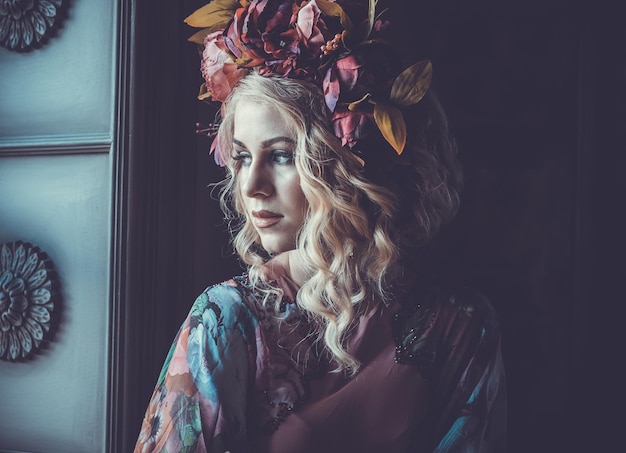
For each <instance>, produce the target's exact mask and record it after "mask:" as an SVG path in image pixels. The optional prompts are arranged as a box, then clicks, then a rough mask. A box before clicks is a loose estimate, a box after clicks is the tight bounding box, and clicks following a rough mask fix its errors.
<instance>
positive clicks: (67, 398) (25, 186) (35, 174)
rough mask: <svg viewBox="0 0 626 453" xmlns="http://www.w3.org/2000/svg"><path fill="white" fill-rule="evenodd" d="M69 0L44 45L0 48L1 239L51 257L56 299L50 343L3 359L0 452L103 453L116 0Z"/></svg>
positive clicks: (107, 371) (105, 402)
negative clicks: (22, 357) (57, 314)
mask: <svg viewBox="0 0 626 453" xmlns="http://www.w3.org/2000/svg"><path fill="white" fill-rule="evenodd" d="M69 3H70V9H69V14H68V17H67V19H66V20H65V21H64V22H63V25H62V29H61V30H60V32H59V33H58V36H56V37H53V38H52V39H51V40H50V41H49V42H48V43H47V44H46V45H45V46H44V47H42V48H40V49H36V50H34V51H32V52H28V53H24V54H18V53H14V52H10V51H8V50H6V49H4V48H1V47H0V243H2V242H9V241H15V240H22V241H27V242H30V243H32V244H33V245H35V246H38V247H39V248H40V249H42V250H43V251H44V252H46V253H47V254H48V255H49V256H50V258H51V259H52V261H53V263H54V266H55V268H56V270H57V272H58V274H59V280H60V287H61V294H62V310H61V313H62V317H61V318H60V321H61V323H60V328H59V330H58V332H57V333H56V335H55V336H54V337H53V342H52V343H51V344H50V346H49V347H48V348H47V349H46V350H45V351H44V352H43V353H42V354H40V355H37V356H35V358H34V359H33V360H30V361H27V362H23V363H13V362H7V361H0V451H10V450H11V451H24V452H43V453H57V452H58V453H74V452H75V453H99V452H105V451H106V450H105V449H106V413H107V412H106V411H107V392H108V382H107V380H108V373H109V370H108V342H109V338H108V329H109V309H110V295H109V293H108V291H109V282H110V271H109V265H110V254H111V253H110V251H111V225H112V214H111V209H112V208H111V206H112V201H111V200H112V199H113V195H112V173H111V171H112V170H111V169H112V159H113V155H114V152H115V150H114V149H113V145H112V144H113V143H114V139H113V135H114V132H113V131H114V129H113V126H112V125H113V124H114V120H113V119H114V106H115V103H116V99H115V96H116V93H115V87H114V82H115V78H116V67H115V58H116V55H115V54H116V51H115V49H116V44H115V40H116V27H115V24H114V20H115V17H116V14H115V8H116V1H114V0H72V1H71V2H69Z"/></svg>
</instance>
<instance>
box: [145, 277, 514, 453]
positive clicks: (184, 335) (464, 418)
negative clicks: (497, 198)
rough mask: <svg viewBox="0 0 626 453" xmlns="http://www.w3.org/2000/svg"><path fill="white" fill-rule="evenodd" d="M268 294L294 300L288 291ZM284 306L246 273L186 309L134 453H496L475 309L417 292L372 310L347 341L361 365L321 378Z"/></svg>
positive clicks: (473, 302) (491, 325)
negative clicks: (274, 306)
mask: <svg viewBox="0 0 626 453" xmlns="http://www.w3.org/2000/svg"><path fill="white" fill-rule="evenodd" d="M278 283H279V284H280V286H282V287H283V289H284V290H285V294H287V295H292V296H293V295H295V289H294V286H293V282H291V281H289V280H288V279H287V278H281V279H279V280H278ZM285 299H286V300H287V302H286V303H284V304H282V305H281V309H280V310H278V311H277V312H274V311H273V310H271V309H266V308H264V306H262V305H261V302H260V301H261V295H260V294H258V292H257V291H255V289H254V288H253V287H251V285H250V284H249V283H248V281H247V278H246V276H245V275H244V276H241V277H237V278H235V279H233V280H230V281H228V282H225V283H221V284H218V285H215V286H212V287H210V288H208V289H207V290H205V291H204V292H203V293H202V294H201V295H200V296H199V297H198V298H197V300H196V301H195V303H194V305H193V307H192V308H191V311H190V313H189V315H188V317H187V318H186V319H185V321H184V323H183V325H182V326H181V328H180V330H179V332H178V334H177V336H176V338H175V340H174V343H173V345H172V347H171V349H170V352H169V354H168V356H167V358H166V360H165V364H164V366H163V369H162V371H161V374H160V376H159V378H158V380H157V383H156V387H155V390H154V393H153V395H152V398H151V400H150V403H149V406H148V409H147V411H146V415H145V418H144V421H143V425H142V428H141V432H140V434H139V438H138V440H137V444H136V446H135V453H138V452H162V453H165V452H167V453H174V452H211V453H213V452H215V453H218V452H219V453H224V452H230V453H242V452H244V453H246V452H253V453H257V452H258V453H270V452H271V453H289V452H292V453H307V452H311V453H313V452H325V453H332V452H339V451H341V452H359V453H366V452H383V451H384V452H386V453H387V452H388V453H394V452H398V453H401V452H402V453H404V452H406V453H408V452H414V453H418V452H419V453H421V452H429V453H432V452H437V453H456V452H465V453H470V452H471V453H474V452H481V453H487V452H489V453H491V452H493V453H500V452H503V451H504V443H505V434H506V392H505V384H504V367H503V363H502V358H501V353H500V334H499V330H498V324H497V319H496V317H495V314H494V311H493V308H492V307H491V305H490V304H489V303H488V301H486V300H485V299H484V298H483V297H481V296H480V295H478V294H476V293H473V292H471V291H469V290H467V289H464V288H455V289H451V288H446V287H440V286H436V285H425V284H422V285H417V286H416V288H415V289H414V290H413V291H412V292H411V296H410V297H407V298H406V299H407V300H405V301H403V303H399V302H395V303H392V304H390V305H389V306H379V307H376V308H373V309H372V310H370V311H369V312H368V313H366V314H364V315H363V316H362V317H361V318H360V319H359V322H358V324H357V325H356V327H355V328H354V330H353V331H352V332H351V334H350V338H349V341H348V345H347V348H348V351H349V352H350V353H351V354H353V355H354V356H355V357H356V358H358V359H359V360H360V362H361V364H362V365H361V368H360V370H359V372H358V373H357V374H355V375H354V376H346V375H344V374H342V373H336V372H333V371H332V370H333V367H332V364H329V360H327V358H326V354H325V353H324V352H323V348H321V346H320V345H318V344H317V343H316V342H315V341H314V340H313V339H312V335H310V333H311V332H310V331H309V327H308V323H307V320H306V317H305V316H304V314H303V313H302V312H301V311H300V309H299V308H298V306H297V304H295V303H293V302H291V301H290V299H289V298H285Z"/></svg>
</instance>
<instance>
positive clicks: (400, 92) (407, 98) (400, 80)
mask: <svg viewBox="0 0 626 453" xmlns="http://www.w3.org/2000/svg"><path fill="white" fill-rule="evenodd" d="M432 78H433V65H432V63H431V62H430V61H428V60H426V61H420V62H418V63H415V64H414V65H412V66H410V67H408V68H407V69H405V70H404V71H402V73H400V75H398V77H396V79H395V80H394V81H393V86H392V87H391V95H390V97H389V99H390V100H391V102H393V103H394V104H396V105H400V106H406V105H412V104H417V103H418V102H419V101H421V100H422V98H423V97H424V95H425V94H426V92H427V91H428V87H429V86H430V82H431V80H432Z"/></svg>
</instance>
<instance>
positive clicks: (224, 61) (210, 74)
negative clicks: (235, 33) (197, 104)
mask: <svg viewBox="0 0 626 453" xmlns="http://www.w3.org/2000/svg"><path fill="white" fill-rule="evenodd" d="M221 39H222V32H221V31H218V32H215V33H211V34H210V35H208V36H207V37H206V38H205V40H204V51H203V52H202V62H201V63H200V71H201V72H202V76H203V77H204V81H205V84H206V89H207V92H208V93H210V94H211V99H212V100H214V101H219V102H223V101H224V100H225V99H226V97H227V96H228V94H229V93H230V91H231V90H232V88H233V86H235V84H236V83H237V81H239V79H241V78H242V77H244V76H245V75H246V74H247V71H246V70H245V69H240V68H238V67H237V65H236V64H235V63H234V62H233V60H232V59H231V58H230V57H229V55H228V54H227V53H226V52H224V50H222V47H223V44H222V43H221Z"/></svg>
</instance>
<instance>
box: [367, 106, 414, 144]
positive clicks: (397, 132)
mask: <svg viewBox="0 0 626 453" xmlns="http://www.w3.org/2000/svg"><path fill="white" fill-rule="evenodd" d="M374 120H375V121H376V124H377V125H378V129H380V132H381V133H382V134H383V137H385V140H387V141H388V142H389V144H390V145H391V146H393V149H395V150H396V153H398V155H400V154H402V151H404V145H406V123H405V122H404V117H403V116H402V112H401V111H400V110H398V109H397V108H396V107H394V106H393V105H389V104H381V103H380V102H377V103H376V105H374Z"/></svg>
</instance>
